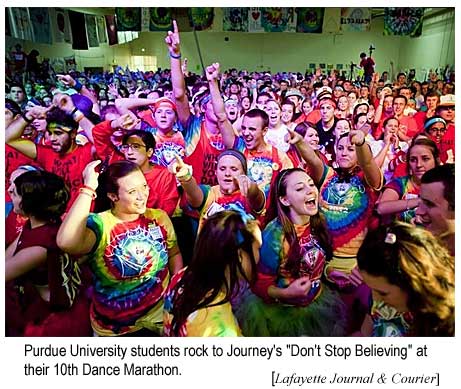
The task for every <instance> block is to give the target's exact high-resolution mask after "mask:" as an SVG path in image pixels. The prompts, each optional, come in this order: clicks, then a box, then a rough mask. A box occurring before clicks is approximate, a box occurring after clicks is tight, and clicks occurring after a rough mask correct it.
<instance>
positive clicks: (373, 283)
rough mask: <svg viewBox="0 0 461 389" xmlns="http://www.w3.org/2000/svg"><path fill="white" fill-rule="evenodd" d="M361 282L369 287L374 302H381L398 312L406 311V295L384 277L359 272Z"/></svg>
mask: <svg viewBox="0 0 461 389" xmlns="http://www.w3.org/2000/svg"><path fill="white" fill-rule="evenodd" d="M360 273H361V274H362V277H363V281H364V282H365V283H366V284H367V285H368V286H369V287H370V289H371V293H372V296H373V300H374V301H383V302H384V303H386V304H388V305H390V306H392V307H394V308H395V309H396V310H397V311H399V312H407V311H408V293H407V292H405V291H404V290H403V289H402V288H400V287H399V286H397V285H394V284H391V283H389V281H388V280H387V278H386V277H383V276H373V275H371V274H369V273H367V272H366V271H364V270H361V271H360Z"/></svg>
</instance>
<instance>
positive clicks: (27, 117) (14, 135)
mask: <svg viewBox="0 0 461 389" xmlns="http://www.w3.org/2000/svg"><path fill="white" fill-rule="evenodd" d="M51 108H52V106H51V107H49V108H46V107H41V106H38V105H36V106H34V107H32V108H31V109H30V110H28V111H27V112H25V113H24V114H22V115H21V116H19V117H18V118H16V120H14V121H13V122H12V123H10V125H9V126H8V127H7V128H6V129H5V143H6V144H7V145H9V146H11V147H13V148H14V149H16V150H18V151H19V152H20V153H22V154H24V155H25V156H27V157H29V158H31V159H35V158H36V157H37V146H36V145H35V143H34V142H32V141H31V140H29V139H22V138H21V135H22V133H23V131H24V129H25V128H26V127H27V125H28V124H30V123H32V121H33V120H34V119H44V118H46V113H47V112H48V111H49V110H50V109H51Z"/></svg>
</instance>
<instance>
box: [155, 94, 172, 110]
mask: <svg viewBox="0 0 461 389" xmlns="http://www.w3.org/2000/svg"><path fill="white" fill-rule="evenodd" d="M162 104H165V105H168V106H169V107H170V108H171V109H172V110H173V111H175V112H176V113H177V109H176V104H175V103H173V102H172V101H171V100H170V99H169V98H168V97H160V98H158V99H157V100H155V102H154V111H156V110H157V109H158V108H159V107H160V105H162Z"/></svg>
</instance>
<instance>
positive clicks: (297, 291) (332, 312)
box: [237, 168, 346, 336]
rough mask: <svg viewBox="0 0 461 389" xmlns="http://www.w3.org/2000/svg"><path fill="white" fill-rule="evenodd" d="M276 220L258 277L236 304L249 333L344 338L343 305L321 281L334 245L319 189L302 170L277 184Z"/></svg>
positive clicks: (291, 172)
mask: <svg viewBox="0 0 461 389" xmlns="http://www.w3.org/2000/svg"><path fill="white" fill-rule="evenodd" d="M275 188H276V189H275V199H274V202H272V203H273V204H276V215H277V216H276V218H275V219H274V220H272V221H271V222H270V223H269V224H268V225H267V226H266V228H265V229H264V231H263V244H262V246H261V250H260V262H259V264H258V278H257V281H256V284H255V286H254V287H253V292H254V294H253V293H248V294H247V295H246V297H245V298H244V300H243V303H242V304H241V305H240V306H239V307H238V308H237V317H238V318H239V320H240V324H241V326H242V331H243V334H244V335H245V336H342V335H345V333H346V331H345V330H346V315H345V305H344V303H343V302H342V301H341V298H340V297H339V295H338V294H337V293H336V292H333V291H332V290H331V289H330V288H329V287H328V286H326V285H325V284H324V283H323V281H322V274H323V270H324V267H325V261H326V260H328V259H329V258H330V257H331V246H330V242H329V239H328V234H327V230H326V226H325V224H324V219H323V217H321V216H320V215H319V210H318V200H319V192H318V189H317V188H316V186H315V184H314V181H313V180H312V178H311V177H309V175H308V174H307V173H306V172H305V171H304V170H303V169H299V168H294V169H286V170H282V171H281V172H280V173H279V175H278V176H277V179H276V182H275Z"/></svg>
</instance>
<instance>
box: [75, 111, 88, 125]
mask: <svg viewBox="0 0 461 389" xmlns="http://www.w3.org/2000/svg"><path fill="white" fill-rule="evenodd" d="M84 117H85V115H84V114H83V112H81V111H79V110H77V111H75V113H73V114H72V119H74V120H75V121H76V122H77V123H78V122H79V121H80V120H82V119H83V118H84Z"/></svg>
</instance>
